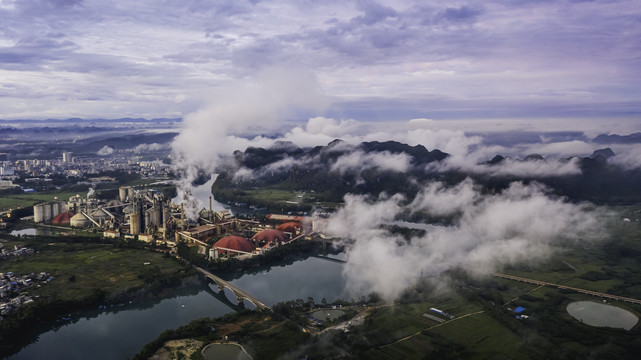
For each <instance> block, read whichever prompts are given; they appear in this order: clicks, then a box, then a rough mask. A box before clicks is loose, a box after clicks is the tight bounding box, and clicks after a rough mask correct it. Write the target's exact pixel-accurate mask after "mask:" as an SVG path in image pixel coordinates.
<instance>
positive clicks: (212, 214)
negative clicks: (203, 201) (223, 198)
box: [209, 195, 214, 221]
mask: <svg viewBox="0 0 641 360" xmlns="http://www.w3.org/2000/svg"><path fill="white" fill-rule="evenodd" d="M209 221H214V212H213V211H211V195H209Z"/></svg>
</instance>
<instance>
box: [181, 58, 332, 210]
mask: <svg viewBox="0 0 641 360" xmlns="http://www.w3.org/2000/svg"><path fill="white" fill-rule="evenodd" d="M325 105H326V99H325V97H324V96H323V95H322V93H321V91H320V88H319V86H318V84H317V82H316V79H315V78H314V76H313V75H312V74H311V73H309V72H307V71H304V70H300V69H296V68H295V67H288V68H268V69H264V70H262V71H260V72H259V73H258V74H257V75H256V76H255V77H253V78H250V79H246V80H243V81H239V82H237V83H236V84H233V85H231V86H227V87H225V88H224V89H222V90H220V91H217V92H216V93H215V94H214V95H213V97H212V99H211V103H210V104H209V105H208V106H206V107H205V108H203V109H200V110H198V111H196V112H194V113H191V114H189V115H187V116H185V118H184V119H183V129H182V131H181V133H180V134H179V135H178V136H176V138H175V139H174V141H173V143H172V158H173V169H174V171H175V172H176V173H177V174H178V177H179V180H177V182H176V185H177V190H178V199H180V200H181V201H183V202H185V203H186V204H185V205H186V214H187V216H188V217H189V218H191V219H193V218H195V217H196V216H197V210H198V209H197V208H194V207H192V206H191V204H192V203H193V201H190V199H191V194H190V193H191V190H192V187H193V185H192V184H193V182H194V180H196V179H197V178H198V177H199V173H200V174H201V175H202V174H203V173H204V174H212V173H213V172H214V171H215V169H216V167H217V166H218V165H219V163H220V160H221V156H222V155H227V154H230V153H232V152H233V151H234V150H237V149H238V148H237V147H236V146H237V145H238V141H237V140H238V138H237V137H234V136H230V135H238V133H240V132H246V131H252V130H253V131H259V130H260V129H269V128H272V127H273V126H274V125H275V124H276V123H277V122H278V121H279V120H283V119H284V118H285V117H287V116H292V115H296V111H306V110H314V111H319V110H320V109H322V108H323V107H324V106H325ZM261 139H262V138H261ZM246 145H249V142H246ZM240 150H244V149H240Z"/></svg>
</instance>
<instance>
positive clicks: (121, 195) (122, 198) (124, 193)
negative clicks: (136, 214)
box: [118, 186, 127, 202]
mask: <svg viewBox="0 0 641 360" xmlns="http://www.w3.org/2000/svg"><path fill="white" fill-rule="evenodd" d="M118 198H119V199H120V201H123V202H124V201H125V200H126V199H127V190H126V189H125V188H124V187H123V186H121V187H120V189H118Z"/></svg>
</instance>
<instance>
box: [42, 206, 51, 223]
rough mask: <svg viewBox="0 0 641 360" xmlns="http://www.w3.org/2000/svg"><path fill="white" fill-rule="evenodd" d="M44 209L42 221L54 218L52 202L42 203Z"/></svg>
mask: <svg viewBox="0 0 641 360" xmlns="http://www.w3.org/2000/svg"><path fill="white" fill-rule="evenodd" d="M42 209H43V214H42V221H49V220H51V219H52V218H53V216H51V203H44V204H42Z"/></svg>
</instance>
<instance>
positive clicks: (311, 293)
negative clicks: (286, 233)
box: [9, 257, 346, 360]
mask: <svg viewBox="0 0 641 360" xmlns="http://www.w3.org/2000/svg"><path fill="white" fill-rule="evenodd" d="M342 268H343V265H342V264H341V263H337V262H333V261H327V260H323V259H320V258H315V257H309V258H307V259H301V260H299V261H296V262H294V263H292V264H286V265H278V266H273V267H271V268H265V269H263V270H261V271H259V272H256V273H253V274H246V275H243V276H241V277H239V278H237V279H232V280H229V282H231V283H232V284H234V285H236V286H238V287H240V288H241V289H243V290H245V291H247V292H249V293H250V294H252V295H253V296H255V297H257V298H258V299H259V300H261V301H262V302H264V303H265V304H267V305H270V306H271V305H274V304H276V303H277V302H280V301H286V300H293V299H297V298H301V299H304V300H307V298H308V297H313V298H314V300H315V301H316V302H317V303H320V302H321V301H322V299H323V298H325V299H326V300H327V301H328V302H331V301H334V300H336V299H337V298H340V297H346V295H345V282H344V280H343V277H342ZM191 292H192V293H191V294H187V295H178V296H175V297H173V298H169V299H162V300H160V301H159V302H156V303H153V304H135V303H134V304H127V305H125V306H123V307H122V308H121V309H119V308H118V306H116V307H114V308H111V307H110V308H109V309H108V310H100V311H99V310H92V311H84V312H79V313H77V314H71V317H72V320H69V321H67V323H63V324H60V323H57V324H51V325H50V326H49V329H48V330H47V331H45V332H44V333H42V334H41V335H40V336H39V337H38V339H37V341H36V342H34V343H32V344H30V345H28V346H26V347H25V348H23V349H22V350H21V351H20V352H19V353H17V354H16V355H14V356H12V357H10V358H9V359H12V360H18V359H47V358H48V359H96V360H102V359H104V360H106V359H126V358H128V357H132V356H134V355H135V354H136V353H137V352H138V351H139V350H140V349H141V348H142V347H143V346H144V345H145V344H147V343H149V342H150V341H152V340H153V339H155V338H156V337H158V335H160V333H161V332H163V331H164V330H166V329H174V328H177V327H179V326H182V325H185V324H187V323H189V322H190V321H191V320H194V319H198V318H201V317H218V316H222V315H224V314H226V313H229V312H232V311H234V310H233V309H232V308H231V307H229V306H228V305H226V304H225V303H223V302H221V301H220V300H219V299H217V298H216V297H214V295H213V294H212V293H218V289H217V287H216V285H214V284H211V283H209V284H207V285H203V286H202V287H201V288H196V289H192V291H191ZM225 294H226V297H227V298H228V300H229V302H231V303H234V304H235V303H237V300H236V299H235V298H234V296H233V295H231V294H230V293H229V291H228V290H226V291H225ZM247 307H251V306H250V304H248V306H247Z"/></svg>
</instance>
